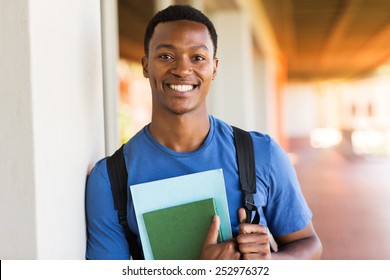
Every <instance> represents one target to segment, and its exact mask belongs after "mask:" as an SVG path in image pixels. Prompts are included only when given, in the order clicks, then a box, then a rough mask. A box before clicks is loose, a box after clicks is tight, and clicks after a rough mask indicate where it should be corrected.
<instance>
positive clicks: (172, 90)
mask: <svg viewBox="0 0 390 280" xmlns="http://www.w3.org/2000/svg"><path fill="white" fill-rule="evenodd" d="M213 49H214V48H213V43H212V41H211V38H210V35H209V32H208V29H207V27H206V26H205V25H203V24H201V23H198V22H193V21H187V20H178V21H170V22H164V23H159V24H158V25H157V26H156V28H155V30H154V33H153V36H152V38H151V40H150V43H149V55H148V56H147V57H146V56H145V57H143V58H142V65H143V71H144V76H145V77H146V78H149V82H150V86H151V89H152V99H153V114H154V116H155V117H156V114H162V113H167V112H168V113H172V114H176V115H182V114H187V113H193V112H205V113H207V109H206V96H207V94H208V91H209V89H210V85H211V81H212V79H213V78H214V77H215V75H216V71H217V64H218V61H217V59H215V58H214V57H213Z"/></svg>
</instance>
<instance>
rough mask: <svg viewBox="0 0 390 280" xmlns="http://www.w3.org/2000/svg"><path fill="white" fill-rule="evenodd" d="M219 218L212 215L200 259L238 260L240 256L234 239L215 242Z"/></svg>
mask: <svg viewBox="0 0 390 280" xmlns="http://www.w3.org/2000/svg"><path fill="white" fill-rule="evenodd" d="M219 226H220V220H219V217H218V216H214V219H213V222H212V224H211V225H210V229H209V232H208V234H207V236H206V239H205V241H204V243H203V248H202V253H201V255H200V259H201V260H239V259H240V257H241V254H240V252H239V251H238V247H237V242H236V240H235V239H230V240H228V241H225V242H222V243H219V244H218V243H217V239H218V231H219Z"/></svg>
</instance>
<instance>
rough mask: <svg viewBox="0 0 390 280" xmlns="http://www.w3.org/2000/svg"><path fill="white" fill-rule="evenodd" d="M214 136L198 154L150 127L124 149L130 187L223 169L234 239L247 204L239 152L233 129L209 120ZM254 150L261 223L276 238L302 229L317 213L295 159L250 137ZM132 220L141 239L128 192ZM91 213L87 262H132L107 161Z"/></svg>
mask: <svg viewBox="0 0 390 280" xmlns="http://www.w3.org/2000/svg"><path fill="white" fill-rule="evenodd" d="M209 119H210V131H209V133H208V135H207V138H206V139H205V141H204V143H203V144H202V145H201V147H199V148H198V149H197V150H195V151H193V152H188V153H180V152H175V151H173V150H171V149H168V148H167V147H165V146H163V145H161V144H160V143H159V142H158V141H157V140H156V139H155V138H154V137H153V136H152V135H151V134H150V132H149V130H148V126H145V127H144V128H143V129H142V130H141V131H139V132H138V134H136V135H135V136H134V137H133V138H131V139H130V140H129V141H128V142H127V143H126V144H125V146H124V155H125V161H126V167H127V171H128V174H129V178H128V185H129V186H130V185H134V184H139V183H145V182H149V181H155V180H160V179H166V178H170V177H175V176H180V175H185V174H191V173H196V172H201V171H207V170H212V169H219V168H221V169H222V170H223V174H224V180H225V184H226V195H227V198H228V207H229V214H230V219H231V225H232V230H233V235H236V234H237V231H238V224H239V220H238V213H237V211H238V209H239V208H240V207H241V205H242V192H241V190H240V186H239V178H238V169H237V161H236V150H235V146H234V139H233V130H232V128H231V126H230V125H228V124H226V123H224V122H223V121H221V120H219V119H216V118H214V117H213V116H210V118H209ZM251 136H252V139H253V144H254V151H255V161H256V162H255V164H256V186H257V192H256V194H255V196H254V199H255V204H256V206H257V208H258V209H259V213H260V217H261V218H260V223H261V224H263V225H264V226H267V227H268V228H269V230H270V231H271V233H272V234H273V235H274V236H282V235H286V234H289V233H292V232H295V231H298V230H301V229H303V228H304V227H305V226H307V225H308V223H309V222H310V220H311V217H312V214H311V211H310V209H309V207H308V206H307V203H306V201H305V199H304V197H303V196H302V193H301V190H300V186H299V182H298V180H297V177H296V174H295V171H294V168H293V167H292V165H291V163H290V160H289V159H288V157H287V155H286V153H285V152H284V151H283V150H282V149H281V147H280V146H279V145H278V144H277V143H276V142H275V141H274V140H272V138H270V137H269V136H268V135H263V134H261V133H258V132H251ZM127 208H128V209H127V210H128V214H127V216H128V221H129V227H130V229H131V230H132V231H133V232H134V233H136V234H137V235H138V228H137V222H136V218H135V214H134V207H133V204H132V200H131V197H130V192H129V200H128V207H127ZM86 211H87V225H88V244H87V252H86V257H87V258H88V259H129V258H130V253H129V247H128V244H127V241H126V238H125V235H124V232H123V229H122V226H121V225H120V224H119V223H118V218H117V213H116V211H115V210H114V203H113V199H112V194H111V187H110V182H109V178H108V173H107V166H106V159H102V160H100V161H99V162H98V163H96V166H95V167H94V168H93V170H92V171H91V174H90V176H89V178H88V182H87V192H86Z"/></svg>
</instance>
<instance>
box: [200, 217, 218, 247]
mask: <svg viewBox="0 0 390 280" xmlns="http://www.w3.org/2000/svg"><path fill="white" fill-rule="evenodd" d="M219 226H220V220H219V217H218V216H217V215H215V216H214V218H213V222H212V223H211V225H210V229H209V232H208V233H207V236H206V238H205V240H204V243H203V246H207V245H213V244H217V243H218V232H219Z"/></svg>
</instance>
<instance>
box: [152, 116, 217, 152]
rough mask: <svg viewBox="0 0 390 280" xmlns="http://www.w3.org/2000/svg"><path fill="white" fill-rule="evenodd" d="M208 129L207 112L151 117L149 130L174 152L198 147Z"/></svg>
mask: <svg viewBox="0 0 390 280" xmlns="http://www.w3.org/2000/svg"><path fill="white" fill-rule="evenodd" d="M209 130H210V121H209V117H208V114H207V112H206V113H205V114H201V115H190V114H186V115H170V116H166V117H164V118H162V117H161V116H160V117H158V118H153V117H152V122H151V123H150V125H149V131H150V133H151V134H152V135H153V137H154V138H156V139H157V141H158V142H160V144H162V145H164V146H165V147H167V148H169V149H171V150H174V151H176V152H192V151H194V150H196V149H197V148H199V147H200V146H201V145H202V144H203V142H204V140H205V139H206V137H207V134H208V132H209Z"/></svg>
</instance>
